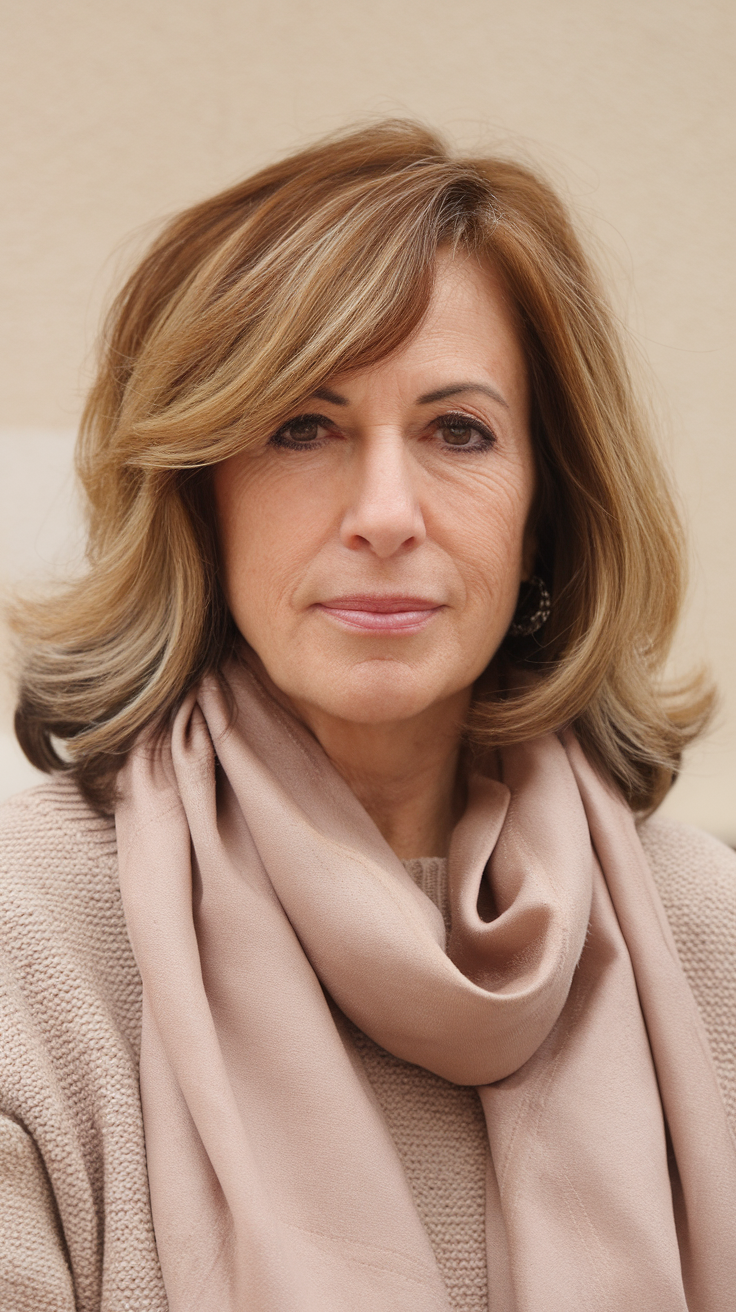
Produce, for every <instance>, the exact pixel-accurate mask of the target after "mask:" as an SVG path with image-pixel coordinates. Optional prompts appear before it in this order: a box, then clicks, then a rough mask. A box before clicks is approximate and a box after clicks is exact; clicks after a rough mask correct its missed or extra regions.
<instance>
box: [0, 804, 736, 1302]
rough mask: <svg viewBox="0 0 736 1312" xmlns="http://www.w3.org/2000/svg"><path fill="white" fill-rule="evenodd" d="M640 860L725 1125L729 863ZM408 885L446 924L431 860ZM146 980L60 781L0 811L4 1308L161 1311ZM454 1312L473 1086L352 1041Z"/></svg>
mask: <svg viewBox="0 0 736 1312" xmlns="http://www.w3.org/2000/svg"><path fill="white" fill-rule="evenodd" d="M641 837H642V842H643V844H644V848H645V851H646V852H647V856H648V857H649V860H650V862H651V865H652V870H653V872H654V876H655V879H656V881H657V884H658V886H659V890H660V894H661V896H662V900H663V902H664V905H665V909H666V911H667V915H668V918H669V920H670V923H671V925H672V929H673V933H674V936H675V940H676V942H677V945H678V950H679V952H680V954H681V958H682V962H683V966H684V968H685V971H686V973H687V975H688V978H689V981H690V984H691V987H692V989H693V992H694V994H695V997H696V1000H697V1002H698V1005H699V1007H700V1010H701V1013H702V1015H703V1019H704V1022H705V1025H706V1028H707V1030H708V1033H709V1036H710V1041H711V1046H712V1050H713V1055H714V1058H715V1062H716V1067H717V1070H718V1075H719V1079H720V1082H721V1087H722V1089H723V1093H724V1099H725V1102H726V1106H727V1108H728V1111H729V1115H730V1117H731V1120H732V1124H734V1126H736V1042H735V1041H734V1040H735V1039H736V970H735V969H734V966H735V965H736V856H735V855H734V853H732V852H730V851H729V849H727V848H725V847H724V846H723V845H722V844H720V843H718V842H717V841H716V840H715V839H712V838H710V837H709V836H708V835H705V834H702V833H700V832H699V831H697V830H693V829H690V828H689V827H687V826H682V825H674V824H672V823H669V822H666V821H660V820H657V819H655V820H650V821H647V822H646V823H645V824H644V825H642V827H641ZM407 868H408V869H409V872H410V873H411V874H412V876H413V878H414V879H415V881H416V882H418V883H419V884H420V886H421V887H422V888H423V889H424V891H425V892H426V893H427V894H428V896H430V897H432V899H433V900H434V901H435V902H436V904H437V905H438V906H439V907H440V910H441V911H443V914H444V915H445V918H446V917H447V907H446V900H443V899H444V898H445V893H444V888H445V884H444V863H441V862H438V861H424V862H411V863H408V864H407ZM140 1020H141V988H140V978H139V975H138V971H137V968H136V965H135V961H134V959H133V955H132V952H131V949H130V945H129V941H128V937H127V932H126V928H125V923H124V919H123V914H122V907H121V903H120V896H119V891H118V884H117V862H116V852H115V836H114V830H113V828H112V825H111V823H109V822H107V821H104V820H100V819H99V818H98V817H96V816H95V815H94V814H93V813H92V812H91V811H90V810H89V808H88V807H87V806H86V805H85V804H84V803H83V802H82V801H81V799H80V798H79V795H78V794H77V792H76V791H75V789H74V787H73V786H72V785H70V784H69V783H68V782H65V781H60V782H52V783H49V784H44V785H41V786H40V787H39V788H35V789H32V790H31V791H29V792H27V793H23V794H20V795H18V796H17V797H15V798H13V799H11V801H10V802H8V803H6V804H5V805H4V806H3V807H1V808H0V1307H2V1309H3V1312H70V1310H71V1309H76V1310H77V1312H87V1310H90V1312H92V1310H94V1312H98V1310H99V1312H159V1310H160V1312H165V1309H166V1306H167V1304H166V1296H165V1293H164V1290H163V1285H162V1282H161V1276H160V1271H159V1266H158V1260H157V1256H156V1247H155V1242H154V1238H153V1231H152V1225H151V1217H150V1206H149V1199H148V1185H147V1177H146V1165H145V1149H144V1142H143V1130H142V1120H141V1110H140V1100H139V1093H138V1052H139V1043H140ZM353 1033H354V1037H355V1040H356V1044H357V1046H358V1049H359V1052H360V1055H361V1058H362V1061H363V1065H364V1067H365V1070H366V1074H367V1076H368V1079H369V1081H370V1083H371V1085H372V1087H373V1089H374V1092H375V1095H376V1098H377V1100H378V1102H379V1104H380V1105H381V1106H382V1107H383V1110H384V1115H385V1116H386V1119H387V1122H388V1124H389V1128H390V1130H391V1133H392V1135H393V1137H394V1141H395V1143H396V1147H397V1150H398V1152H399V1155H400V1157H401V1160H402V1162H403V1165H404V1169H405V1171H406V1174H407V1177H408V1180H409V1184H410V1186H411V1189H412V1192H413V1195H414V1198H415V1200H416V1204H417V1209H418V1211H419V1213H420V1216H421V1217H422V1220H423V1222H424V1225H425V1227H426V1229H427V1232H428V1234H429V1237H430V1240H431V1242H432V1245H433V1248H434V1251H435V1253H436V1255H437V1260H438V1264H439V1266H440V1270H441V1272H442V1274H443V1276H444V1279H445V1281H446V1283H447V1287H448V1291H449V1295H450V1300H451V1303H452V1306H453V1307H455V1308H459V1309H464V1310H467V1312H470V1309H472V1310H473V1312H480V1309H483V1312H485V1309H486V1308H487V1291H486V1275H485V1264H486V1258H485V1238H484V1216H483V1198H484V1165H485V1151H486V1148H485V1133H484V1129H483V1119H482V1113H481V1111H480V1105H479V1100H478V1097H477V1094H476V1093H475V1091H474V1090H473V1089H464V1088H458V1087H457V1086H456V1085H453V1084H449V1083H448V1082H446V1081H444V1080H441V1079H439V1077H437V1076H435V1075H432V1074H430V1073H429V1072H427V1071H424V1070H422V1069H421V1068H419V1067H416V1066H411V1065H410V1064H409V1063H407V1062H401V1061H399V1060H398V1059H397V1058H394V1057H392V1056H391V1055H390V1054H389V1053H386V1052H384V1051H383V1050H382V1049H380V1048H378V1046H377V1045H375V1044H373V1043H372V1041H371V1040H370V1039H368V1038H367V1037H366V1036H365V1035H362V1034H360V1033H359V1032H358V1031H356V1030H355V1029H354V1027H353Z"/></svg>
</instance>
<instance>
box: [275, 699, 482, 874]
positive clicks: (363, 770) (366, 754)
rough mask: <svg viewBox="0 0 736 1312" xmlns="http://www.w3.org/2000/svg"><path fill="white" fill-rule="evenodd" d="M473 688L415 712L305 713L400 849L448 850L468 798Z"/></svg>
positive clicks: (403, 852)
mask: <svg viewBox="0 0 736 1312" xmlns="http://www.w3.org/2000/svg"><path fill="white" fill-rule="evenodd" d="M469 699H470V694H469V692H468V691H464V692H462V693H459V694H457V695H456V696H454V697H451V698H449V699H448V700H447V701H445V702H442V703H441V704H439V705H437V706H432V707H429V708H428V710H426V711H423V712H422V713H421V714H420V715H418V716H415V717H413V718H412V719H411V720H401V721H398V722H392V723H387V724H355V723H352V722H350V721H346V720H338V719H335V718H333V717H331V716H328V715H324V714H323V713H321V712H320V711H319V710H318V709H316V708H314V707H304V706H299V707H298V708H297V709H298V711H299V714H300V715H301V717H302V718H303V720H304V721H305V723H306V724H307V725H308V726H309V728H310V729H311V730H312V732H313V733H314V734H315V736H316V737H317V739H318V740H319V742H320V745H321V746H322V748H323V749H324V751H325V752H326V754H327V756H328V757H329V758H330V760H331V761H332V764H333V765H334V766H335V768H336V769H337V770H338V771H339V772H340V774H341V775H342V777H343V779H345V781H346V783H348V784H349V785H350V787H351V789H352V790H353V792H354V793H355V795H356V797H357V798H358V801H359V802H361V804H362V805H363V806H364V807H365V809H366V811H367V812H368V814H369V816H370V817H371V819H372V820H373V821H374V823H375V825H376V826H377V828H378V829H379V830H380V832H381V833H382V835H383V837H384V838H385V839H386V842H387V843H388V844H389V846H390V847H391V848H393V850H394V852H395V853H396V855H397V856H398V857H400V858H401V859H402V860H404V861H406V860H409V859H410V858H412V857H422V856H447V851H448V847H449V843H450V836H451V834H452V830H453V828H454V826H455V824H456V823H457V821H458V819H459V817H460V815H461V814H462V809H463V806H464V791H463V787H462V781H461V780H460V779H459V777H458V765H459V757H460V738H461V732H462V726H463V723H464V721H465V717H466V714H467V709H468V704H469Z"/></svg>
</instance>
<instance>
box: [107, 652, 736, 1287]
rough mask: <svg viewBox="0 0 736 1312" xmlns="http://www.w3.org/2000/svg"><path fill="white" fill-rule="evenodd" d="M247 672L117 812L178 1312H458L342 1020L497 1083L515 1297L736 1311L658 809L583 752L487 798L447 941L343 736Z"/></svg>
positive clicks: (498, 1266)
mask: <svg viewBox="0 0 736 1312" xmlns="http://www.w3.org/2000/svg"><path fill="white" fill-rule="evenodd" d="M227 682H228V684H229V689H230V692H231V695H232V698H233V699H234V706H233V705H232V702H231V699H230V698H229V697H227V696H226V695H225V692H224V691H223V688H222V686H221V685H220V683H218V682H217V681H216V680H214V679H208V680H205V681H204V683H203V684H202V685H201V686H200V688H199V689H198V691H197V693H196V694H193V695H192V696H191V697H190V698H188V700H187V701H186V702H185V703H184V705H183V706H182V707H181V709H180V711H179V713H178V714H177V717H176V719H175V722H174V724H173V728H172V732H171V735H170V737H169V738H168V739H167V740H165V741H163V742H153V741H152V740H144V741H141V742H140V743H139V745H138V746H137V747H136V748H135V750H134V751H133V752H132V754H131V756H130V758H129V760H128V763H127V765H126V767H125V769H124V771H123V772H122V774H121V778H120V786H121V801H120V803H119V805H118V808H117V813H116V824H117V830H118V842H119V854H120V885H121V892H122V898H123V906H124V909H125V915H126V920H127V924H128V929H129V933H130V937H131V942H132V945H133V949H134V952H135V956H136V960H137V962H138V966H139V969H140V972H141V976H142V980H143V1033H142V1046H141V1096H142V1104H143V1119H144V1128H145V1136H146V1152H147V1159H148V1174H149V1181H150V1188H151V1205H152V1211H153V1220H154V1228H155V1233H156V1241H157V1245H158V1250H159V1256H160V1259H161V1266H162V1271H163V1276H164V1284H165V1287H166V1292H167V1297H168V1300H169V1305H170V1308H171V1312H190V1310H191V1312H195V1309H196V1312H246V1309H247V1312H295V1310H296V1309H299V1312H448V1310H449V1306H450V1305H449V1302H448V1296H447V1292H446V1290H445V1287H444V1284H443V1282H442V1279H441V1277H440V1274H439V1271H438V1268H437V1264H436V1261H435V1259H434V1255H433V1253H432V1250H431V1247H430V1245H429V1241H428V1238H427V1236H426V1233H425V1231H424V1229H423V1226H422V1224H421V1222H420V1220H419V1217H418V1214H417V1212H416V1208H415V1206H414V1203H413V1200H412V1197H411V1193H410V1191H409V1187H408V1184H407V1181H406V1178H405V1176H404V1174H403V1170H402V1168H401V1165H400V1162H399V1159H398V1155H397V1153H396V1150H395V1147H394V1145H393V1142H392V1140H391V1138H390V1135H389V1132H388V1129H387V1127H386V1124H385V1122H384V1120H383V1117H382V1115H381V1113H380V1111H379V1109H378V1108H377V1106H376V1104H375V1102H374V1100H373V1099H372V1098H371V1097H370V1093H369V1092H368V1091H367V1089H366V1082H365V1077H364V1074H363V1072H362V1069H361V1067H360V1061H359V1059H358V1057H357V1054H356V1053H355V1051H354V1049H353V1047H352V1044H351V1041H350V1037H349V1033H348V1031H347V1029H346V1027H345V1026H344V1025H341V1024H340V1023H339V1015H337V1016H336V1012H335V1007H337V1008H339V1010H340V1011H341V1012H343V1013H344V1014H345V1015H346V1016H348V1017H349V1018H350V1019H351V1020H352V1021H353V1022H354V1023H355V1024H356V1025H357V1026H358V1027H359V1028H360V1029H362V1030H363V1031H364V1032H365V1033H366V1034H368V1035H370V1037H371V1038H372V1039H374V1040H375V1042H376V1043H378V1044H380V1045H381V1046H382V1047H384V1048H386V1049H387V1050H388V1051H389V1052H391V1053H393V1054H394V1055H395V1056H397V1057H400V1058H402V1059H404V1060H406V1061H409V1062H413V1063H416V1064H417V1065H420V1066H423V1067H425V1068H426V1069H428V1070H430V1071H434V1072H435V1073H436V1074H438V1075H440V1076H442V1077H443V1078H445V1079H447V1080H451V1081H454V1082H456V1083H459V1084H470V1085H476V1086H478V1089H479V1093H480V1098H481V1102H482V1105H483V1109H484V1113H485V1117H486V1123H487V1128H488V1141H489V1146H490V1155H489V1167H488V1180H487V1208H486V1210H487V1221H486V1231H487V1243H488V1285H489V1309H490V1312H573V1310H574V1312H582V1310H583V1309H591V1310H592V1309H595V1310H596V1312H621V1309H623V1308H627V1307H641V1308H644V1307H646V1308H647V1312H686V1310H687V1309H689V1312H728V1310H729V1309H730V1308H732V1306H733V1298H734V1290H736V1224H735V1223H734V1217H735V1216H736V1147H735V1145H734V1141H733V1138H732V1136H731V1134H730V1131H729V1127H728V1124H727V1121H726V1116H725V1111H724V1107H723V1103H722V1100H721V1097H720V1093H719V1090H718V1086H717V1083H716V1078H715V1074H714V1070H713V1066H712V1061H711V1058H710V1053H709V1049H708V1043H707V1039H706V1037H705V1033H704V1030H703V1027H702V1023H701V1021H700V1018H699V1015H698V1012H697V1009H696V1005H695V1002H694V999H693V997H692V994H691V992H690V989H689V987H688V984H687V981H686V980H685V977H684V975H683V972H682V968H681V966H680V964H679V961H678V959H677V954H676V950H675V947H674V943H673V941H672V937H671V934H670V931H669V927H668V924H667V921H666V919H665V915H664V911H663V909H662V907H661V904H660V902H659V898H658V895H657V892H656V889H655V886H654V883H653V880H652V876H651V873H650V871H649V869H648V866H647V862H646V859H645V857H644V853H643V851H642V848H641V845H640V843H639V839H638V836H637V833H636V828H635V825H634V822H633V818H632V816H631V813H630V812H629V810H628V809H627V807H626V806H625V805H624V803H623V802H622V801H621V799H620V798H619V797H618V795H617V794H615V793H614V792H613V791H612V790H611V789H610V788H609V787H608V786H607V785H606V784H605V783H604V782H602V780H601V779H600V778H599V776H598V775H597V774H596V773H595V772H594V770H593V769H592V767H591V766H590V764H589V763H588V761H587V760H586V758H585V756H584V754H583V752H582V751H581V749H580V747H579V745H578V743H577V742H576V740H575V739H574V737H573V736H572V735H571V734H566V735H564V736H563V738H562V740H560V739H558V738H556V737H553V736H550V737H546V738H540V739H537V740H536V741H534V742H531V743H528V744H524V745H522V746H519V747H514V748H509V749H505V750H504V752H503V753H502V773H503V783H498V782H495V781H493V780H490V779H486V778H483V777H480V776H476V777H474V778H473V779H472V780H471V781H470V790H469V801H468V806H467V809H466V812H465V815H464V817H463V819H462V820H461V821H460V823H459V824H458V826H457V827H456V830H455V833H454V835H453V839H452V844H451V849H450V855H449V863H448V871H449V873H448V879H449V899H450V909H451V934H450V937H449V942H447V943H446V942H445V928H444V924H443V921H442V916H441V915H440V913H439V911H438V910H437V908H436V907H435V906H434V905H433V904H432V903H431V902H430V900H429V899H428V898H427V897H426V896H425V895H424V893H422V892H421V890H420V889H418V888H417V887H416V885H415V884H414V882H413V880H412V879H411V877H410V876H409V875H408V874H407V872H406V871H405V869H404V867H403V865H402V863H401V862H400V861H399V859H398V858H397V857H396V856H395V854H394V853H393V852H392V851H391V849H390V848H389V847H388V845H387V843H386V842H385V841H384V839H383V838H382V837H381V835H380V833H379V832H378V830H377V829H376V827H375V825H374V824H373V822H372V821H371V820H370V818H369V817H368V815H367V814H366V812H365V811H364V809H363V808H362V807H361V806H360V804H359V802H358V801H357V799H356V798H355V796H354V795H353V793H352V792H351V791H350V789H349V788H348V787H347V785H346V784H345V783H344V781H343V780H342V779H341V778H340V776H339V775H338V774H337V772H336V771H335V770H334V769H333V767H332V766H331V765H330V763H329V761H328V760H327V758H326V757H325V755H324V753H323V752H322V750H321V749H320V747H319V745H318V744H317V743H316V741H315V740H314V738H313V737H312V736H311V735H310V734H309V733H308V731H307V730H306V729H304V728H303V726H301V725H300V724H299V723H298V722H297V720H296V719H295V718H294V717H292V716H291V715H290V714H289V713H288V711H286V710H284V709H283V708H282V707H281V706H279V705H278V704H277V703H276V702H275V701H274V700H273V698H272V697H271V696H270V695H269V694H268V693H267V692H266V690H265V689H264V688H263V687H262V685H261V684H260V683H259V682H258V680H257V679H256V678H255V676H254V675H253V674H252V673H251V672H250V671H249V670H247V669H246V668H245V667H243V666H240V665H233V666H232V667H231V668H230V669H229V670H228V671H227ZM484 879H485V880H486V881H487V882H488V886H489V889H490V895H491V897H492V901H493V908H494V914H493V917H492V918H491V919H483V918H481V915H480V914H479V911H478V896H479V890H480V887H481V881H482V880H484Z"/></svg>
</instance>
